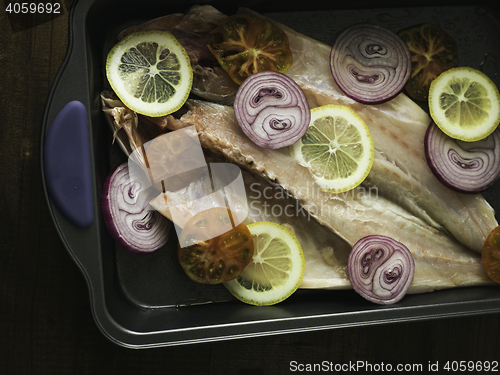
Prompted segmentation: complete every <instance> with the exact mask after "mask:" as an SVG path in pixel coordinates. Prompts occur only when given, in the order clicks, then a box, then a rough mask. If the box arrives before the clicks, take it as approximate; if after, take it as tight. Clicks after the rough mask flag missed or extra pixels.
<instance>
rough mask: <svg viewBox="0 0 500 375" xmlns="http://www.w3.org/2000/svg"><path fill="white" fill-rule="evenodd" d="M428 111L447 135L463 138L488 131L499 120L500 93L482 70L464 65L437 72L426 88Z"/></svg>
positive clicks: (470, 138)
mask: <svg viewBox="0 0 500 375" xmlns="http://www.w3.org/2000/svg"><path fill="white" fill-rule="evenodd" d="M429 111H430V114H431V117H432V119H433V120H434V122H435V123H436V125H437V126H438V127H439V128H440V129H441V130H442V131H443V132H444V133H445V134H447V135H448V136H450V137H452V138H455V139H459V140H462V141H466V142H473V141H478V140H480V139H483V138H486V137H487V136H488V135H490V134H491V133H492V132H493V131H494V130H495V128H496V127H497V126H498V124H499V123H500V95H499V93H498V89H497V87H496V86H495V84H494V83H493V81H492V80H491V79H489V78H488V76H486V75H485V74H484V73H482V72H480V71H478V70H475V69H472V68H467V67H459V68H453V69H449V70H447V71H445V72H443V73H441V74H440V75H439V76H438V77H437V78H436V79H435V80H434V81H433V82H432V84H431V86H430V89H429Z"/></svg>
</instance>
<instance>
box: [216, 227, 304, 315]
mask: <svg viewBox="0 0 500 375" xmlns="http://www.w3.org/2000/svg"><path fill="white" fill-rule="evenodd" d="M248 229H249V230H250V233H251V234H252V237H253V241H254V255H253V259H252V261H251V262H250V264H248V265H247V266H246V267H245V269H244V270H243V271H242V272H241V273H240V274H239V275H238V276H237V277H236V278H235V279H233V280H231V281H229V282H227V283H224V285H225V286H226V288H227V289H228V290H229V291H230V292H231V294H233V295H234V296H235V297H236V298H238V299H239V300H241V301H243V302H245V303H249V304H251V305H257V306H266V305H274V304H276V303H278V302H281V301H283V300H285V299H286V298H288V297H289V296H290V295H292V293H293V292H295V291H296V290H297V288H298V287H299V285H300V284H301V282H302V279H303V277H304V269H305V260H304V254H303V253H302V247H301V246H300V243H299V241H298V240H297V237H296V236H295V234H293V233H292V232H291V231H290V230H289V229H287V228H285V227H284V226H282V225H279V224H276V223H273V222H269V221H258V222H256V223H252V224H249V225H248Z"/></svg>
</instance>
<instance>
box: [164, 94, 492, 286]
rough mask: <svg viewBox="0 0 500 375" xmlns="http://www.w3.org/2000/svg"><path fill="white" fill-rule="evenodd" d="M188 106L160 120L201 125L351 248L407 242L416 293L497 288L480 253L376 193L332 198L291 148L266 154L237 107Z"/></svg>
mask: <svg viewBox="0 0 500 375" xmlns="http://www.w3.org/2000/svg"><path fill="white" fill-rule="evenodd" d="M187 106H188V108H189V110H188V112H187V113H186V114H184V115H182V116H181V117H180V118H178V119H176V118H175V117H174V116H171V115H169V116H167V117H165V118H158V119H156V121H158V122H163V124H162V125H163V126H167V127H168V128H169V129H170V130H178V129H181V128H184V127H186V126H195V127H196V130H197V131H198V135H199V138H200V142H201V144H202V146H203V147H204V148H207V149H209V150H211V151H213V152H214V153H218V154H220V155H223V156H224V157H225V158H226V159H227V160H230V161H231V162H234V163H236V164H238V165H239V166H240V167H242V168H244V169H246V170H249V171H250V172H251V173H253V174H255V175H258V176H262V177H264V178H266V179H267V180H268V181H271V182H272V183H273V184H278V185H279V186H281V187H282V188H283V189H284V190H285V191H286V192H287V194H289V195H290V196H291V197H293V198H294V199H296V200H297V201H298V203H299V204H300V205H301V207H303V208H304V209H305V210H306V211H307V212H308V213H309V214H310V215H311V216H312V217H314V218H315V219H316V220H317V221H318V222H319V223H320V224H322V225H324V226H325V227H326V228H328V229H329V230H331V231H333V232H334V233H336V234H337V235H338V236H339V237H341V238H342V239H343V240H344V241H346V243H347V244H348V245H349V246H352V245H353V244H354V243H356V242H357V241H358V240H359V239H361V238H363V237H365V236H367V235H373V234H375V235H385V236H389V237H392V238H394V239H396V240H398V241H400V242H402V243H404V244H405V245H406V246H407V247H408V248H409V250H410V251H411V252H412V255H413V257H414V260H415V265H416V268H415V277H414V281H413V283H412V287H411V291H410V292H411V293H422V292H429V291H432V290H437V289H443V288H450V287H454V286H473V285H489V284H491V283H492V282H491V280H490V279H489V278H488V276H487V275H486V273H485V271H484V267H483V266H482V263H481V259H480V256H479V254H476V253H474V252H472V251H470V250H469V249H467V248H466V247H464V246H463V245H461V244H459V243H458V242H457V241H455V240H454V239H452V238H450V237H449V236H448V235H446V234H445V233H444V232H442V231H440V230H438V229H436V228H434V227H432V226H431V225H429V224H428V223H426V222H425V221H424V220H422V219H420V218H418V217H416V216H414V215H412V214H410V213H409V212H407V211H406V210H404V209H403V208H401V207H400V206H398V205H397V204H395V203H394V202H392V201H390V200H388V199H385V198H383V197H381V196H379V195H378V194H377V193H376V191H374V190H372V191H370V190H369V189H367V188H365V187H357V188H355V189H353V190H351V191H349V192H346V193H340V194H332V193H327V192H323V191H321V190H320V189H318V188H316V187H315V186H316V185H315V181H314V178H313V177H312V175H311V174H310V173H309V171H308V170H307V169H306V168H305V167H303V166H301V165H299V164H298V163H297V162H296V161H295V160H294V159H293V158H292V157H291V156H290V154H289V152H288V150H287V149H285V150H283V149H280V150H270V149H262V148H260V147H259V146H257V145H255V144H253V142H251V141H250V140H249V139H248V138H247V137H246V135H245V134H244V133H243V132H242V131H241V129H240V127H239V126H238V124H237V122H236V119H235V117H234V111H233V109H232V107H228V106H223V105H219V104H215V103H209V102H204V101H199V100H188V102H187ZM165 121H166V125H165ZM317 251H319V252H321V250H318V249H317ZM315 255H317V254H315ZM337 264H338V261H337ZM314 285H316V286H315V287H320V285H323V287H332V286H325V285H327V282H326V281H325V282H324V284H322V283H316V284H314Z"/></svg>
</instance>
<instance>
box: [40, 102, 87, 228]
mask: <svg viewBox="0 0 500 375" xmlns="http://www.w3.org/2000/svg"><path fill="white" fill-rule="evenodd" d="M43 152H44V169H45V179H46V184H47V191H48V194H49V197H50V198H51V199H52V201H53V202H54V204H55V205H56V207H57V208H58V209H59V211H60V212H61V213H62V214H63V215H64V216H65V217H66V218H67V219H68V220H69V221H70V222H71V223H73V224H74V225H76V226H77V227H79V228H87V227H89V226H90V225H91V224H92V222H93V221H94V210H93V196H92V177H91V171H90V154H89V139H88V132H87V111H86V109H85V106H84V105H83V104H82V103H81V102H79V101H76V100H75V101H72V102H69V103H68V104H67V105H66V106H65V107H64V108H63V109H62V110H61V111H60V112H59V113H58V115H57V116H56V118H55V119H54V121H53V122H52V125H51V126H50V129H49V131H48V133H47V137H46V139H45V145H44V150H43Z"/></svg>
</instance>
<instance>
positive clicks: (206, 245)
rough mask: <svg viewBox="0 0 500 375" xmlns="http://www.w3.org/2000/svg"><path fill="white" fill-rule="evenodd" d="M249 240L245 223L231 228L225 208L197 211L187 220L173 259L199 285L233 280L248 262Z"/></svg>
mask: <svg viewBox="0 0 500 375" xmlns="http://www.w3.org/2000/svg"><path fill="white" fill-rule="evenodd" d="M253 252H254V244H253V238H252V235H251V233H250V231H249V230H248V228H247V226H246V225H245V224H239V225H237V226H234V225H233V219H232V215H231V212H230V211H229V210H227V209H225V208H219V207H218V208H211V209H209V210H205V211H201V212H199V213H197V214H196V215H194V216H193V217H192V218H191V219H189V220H188V221H187V223H186V224H185V225H184V228H182V232H181V234H180V236H179V246H178V249H177V258H178V260H179V263H180V265H181V267H182V268H183V269H184V272H186V274H187V275H188V276H189V278H191V279H192V280H194V281H196V282H199V283H202V284H219V283H222V282H226V281H229V280H232V279H234V278H235V277H236V276H238V275H239V274H240V273H241V271H243V269H244V268H245V267H246V266H247V265H248V263H250V261H251V260H252V256H253Z"/></svg>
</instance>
